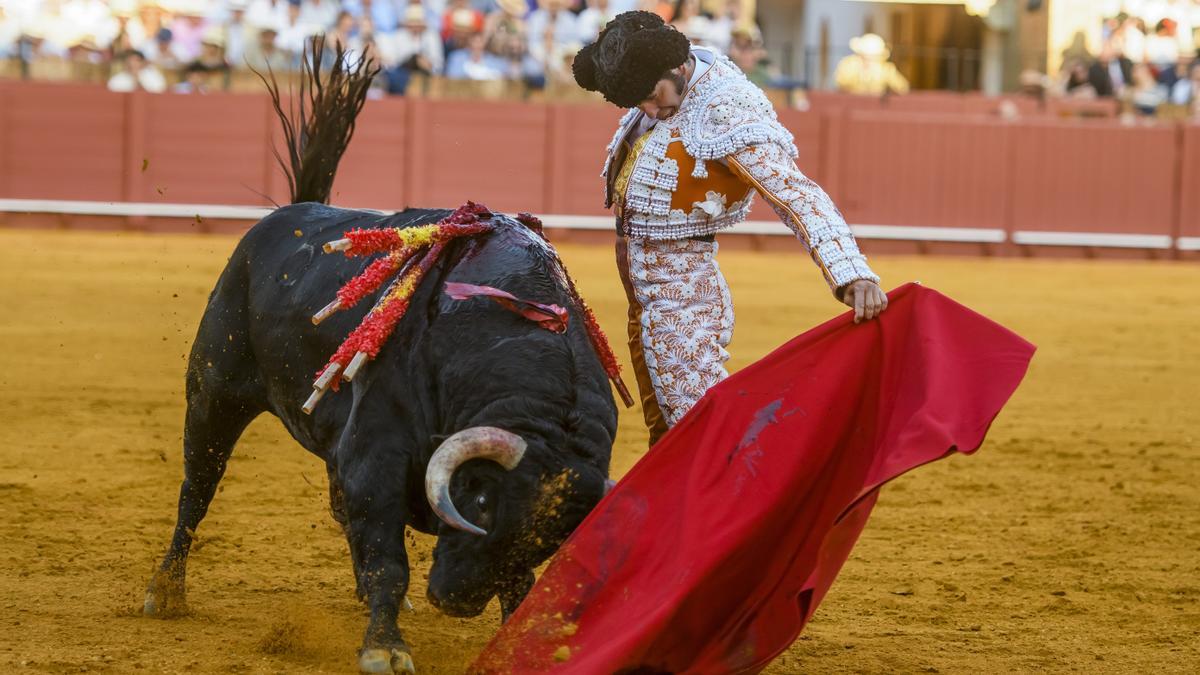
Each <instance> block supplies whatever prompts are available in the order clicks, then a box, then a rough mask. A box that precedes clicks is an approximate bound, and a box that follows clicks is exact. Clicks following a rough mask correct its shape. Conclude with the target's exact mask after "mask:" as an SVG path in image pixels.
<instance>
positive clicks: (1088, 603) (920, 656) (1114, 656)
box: [0, 231, 1200, 674]
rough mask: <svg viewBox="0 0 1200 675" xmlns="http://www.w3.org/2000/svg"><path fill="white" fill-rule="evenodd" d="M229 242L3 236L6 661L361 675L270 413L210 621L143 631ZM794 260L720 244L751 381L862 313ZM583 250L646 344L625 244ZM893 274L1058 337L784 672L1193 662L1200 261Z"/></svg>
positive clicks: (950, 263) (911, 484)
mask: <svg viewBox="0 0 1200 675" xmlns="http://www.w3.org/2000/svg"><path fill="white" fill-rule="evenodd" d="M234 243H235V240H234V239H231V238H222V237H208V238H202V237H183V236H178V237H176V236H158V237H151V236H140V235H115V234H80V233H62V232H19V231H0V291H2V297H3V298H4V316H5V318H4V319H3V320H2V321H0V411H2V412H0V419H2V420H3V424H2V425H0V671H3V672H10V671H12V670H17V669H20V668H21V667H25V668H27V669H28V670H29V671H40V672H60V671H64V672H65V671H71V672H79V671H81V670H88V671H99V672H113V673H116V672H121V673H125V672H138V671H142V672H161V671H167V672H182V671H187V672H202V673H237V672H283V671H287V672H289V673H307V672H311V673H317V672H352V671H353V669H354V665H355V660H354V652H355V649H356V648H357V646H358V643H359V639H360V637H361V633H362V630H363V628H364V627H365V616H364V609H363V608H362V606H361V605H359V604H358V602H357V601H356V600H355V599H354V593H353V592H354V584H353V581H352V578H351V572H350V563H349V559H348V555H347V552H346V545H345V542H344V540H343V539H342V536H341V533H340V531H339V529H338V528H337V526H336V525H335V524H334V522H333V521H332V519H331V518H330V517H329V515H328V513H327V510H326V503H327V502H326V494H325V472H324V470H323V468H322V467H321V465H320V463H319V462H318V461H317V460H316V459H315V458H313V457H311V456H309V455H308V454H307V453H305V452H304V451H303V450H301V449H300V448H299V447H298V446H297V445H296V444H295V443H294V442H292V441H291V440H290V438H288V437H287V435H286V434H285V433H284V432H283V430H282V428H281V427H280V425H279V424H278V423H277V422H276V421H275V420H274V419H273V418H266V417H264V418H261V419H259V420H258V421H257V422H255V423H254V425H252V427H251V428H250V430H249V431H248V433H247V435H246V436H245V437H244V438H243V441H242V443H241V445H240V446H239V448H238V450H237V451H236V452H235V454H234V456H233V459H232V461H231V463H230V467H229V471H228V474H227V475H226V477H225V480H224V482H223V483H222V491H221V493H220V494H219V495H218V496H217V499H216V500H215V502H214V504H213V507H212V509H211V511H210V513H209V516H208V519H207V520H205V522H204V523H203V525H202V526H201V527H200V532H199V536H200V541H199V545H198V546H197V548H196V550H195V552H194V554H193V555H192V558H191V564H190V567H189V578H188V589H189V602H190V607H191V610H192V613H191V614H190V615H189V616H187V617H185V618H182V619H177V620H172V621H159V620H151V619H145V618H142V617H141V616H140V607H141V602H142V594H143V588H144V586H145V583H146V580H147V578H148V577H149V575H150V572H151V569H152V568H153V566H154V565H155V563H156V561H157V560H158V559H159V557H160V556H161V554H162V553H163V551H164V550H165V547H166V544H167V540H168V538H169V536H170V531H171V528H172V525H173V523H174V518H175V514H174V512H175V500H176V495H177V491H178V486H179V479H180V477H181V475H182V473H181V472H182V468H181V452H180V447H181V445H180V438H181V425H182V420H183V394H182V388H183V374H184V364H185V355H186V354H187V352H188V344H189V341H190V339H191V337H192V335H193V334H194V332H195V328H196V324H197V321H198V320H199V317H200V314H201V311H202V309H203V307H204V303H205V300H206V298H207V296H208V293H209V291H210V289H211V288H212V285H213V282H214V281H215V279H216V277H217V274H218V273H219V272H220V269H221V267H222V266H223V264H224V261H225V259H226V256H227V255H228V254H229V252H230V251H231V250H232V248H233V245H234ZM783 248H784V250H782V251H781V252H780V253H777V254H750V253H739V252H732V251H728V252H726V253H723V254H722V255H721V262H722V267H723V268H724V269H725V271H726V273H727V275H728V276H729V279H730V282H731V285H732V286H733V290H734V294H735V299H736V304H737V309H738V317H739V322H738V328H737V333H736V335H735V340H734V345H733V352H734V359H735V360H734V363H733V365H734V366H735V367H737V366H742V365H745V364H746V363H748V362H750V361H752V360H753V359H755V358H757V357H759V356H761V355H763V354H764V353H766V352H767V351H768V350H769V349H771V348H773V347H774V346H776V345H778V344H780V343H782V342H783V341H784V340H785V339H787V338H789V337H791V336H792V335H794V334H796V333H798V332H801V331H802V330H804V329H805V328H808V327H810V326H813V325H815V324H816V323H818V322H819V321H821V320H823V319H825V318H827V317H829V316H831V315H833V314H834V313H836V311H837V310H838V307H837V305H835V304H834V303H833V302H832V301H831V300H830V298H829V297H828V295H827V294H826V292H825V291H824V290H823V287H822V283H821V281H820V277H819V274H818V273H817V271H816V270H815V269H814V268H813V266H812V264H811V263H810V262H808V261H807V260H806V258H805V256H804V255H803V254H802V253H800V252H799V251H797V250H796V249H795V247H793V246H790V245H788V246H785V247H783ZM563 253H564V256H565V258H566V259H567V262H568V264H569V266H570V267H571V269H572V271H573V273H574V274H575V276H576V278H577V279H578V281H579V284H580V286H581V290H582V291H583V293H584V294H585V296H586V297H587V298H588V299H589V300H590V301H591V302H592V304H593V305H594V306H595V307H596V309H597V312H598V314H599V317H600V320H601V322H602V323H603V325H604V326H605V327H606V328H608V330H609V332H610V333H611V334H612V336H613V337H614V342H615V343H617V345H618V346H622V341H621V340H620V335H621V333H622V331H623V328H622V326H623V324H622V319H623V313H624V308H623V306H622V304H623V295H622V292H621V288H620V285H619V283H618V281H617V278H616V274H615V271H614V270H613V264H612V256H611V254H610V251H609V250H607V249H601V248H587V247H565V248H564V251H563ZM875 262H876V267H877V269H878V270H879V271H880V272H881V273H882V274H883V275H884V277H885V279H886V280H887V281H888V282H889V283H890V284H892V285H895V284H898V283H900V282H902V281H905V280H909V279H920V280H922V281H923V282H924V283H926V284H927V285H929V286H931V287H934V288H937V289H939V290H942V291H943V292H946V293H948V294H949V295H951V296H952V297H954V298H956V299H958V300H960V301H962V302H964V303H966V304H968V305H970V306H971V307H973V308H975V309H977V310H979V311H981V312H983V313H985V314H987V315H989V316H991V317H993V318H995V319H997V320H999V321H1001V322H1002V323H1004V324H1006V325H1008V326H1009V327H1011V328H1013V329H1014V330H1016V331H1018V332H1020V333H1021V334H1022V335H1024V336H1025V337H1027V338H1029V339H1030V340H1032V341H1034V342H1036V343H1037V344H1038V345H1039V347H1040V350H1039V352H1038V355H1037V356H1036V357H1035V359H1034V364H1033V368H1032V370H1031V372H1030V375H1029V377H1028V379H1027V380H1026V382H1025V384H1024V385H1023V387H1022V388H1021V389H1020V390H1019V391H1018V393H1017V395H1016V397H1015V399H1014V400H1013V401H1012V403H1011V404H1010V405H1009V407H1008V408H1007V409H1006V410H1005V412H1004V413H1003V414H1002V415H1001V417H1000V419H999V420H998V421H997V423H996V425H995V427H994V429H993V431H992V434H991V437H990V439H989V441H988V443H987V444H986V445H985V446H984V448H983V449H982V450H981V451H980V453H979V454H978V455H977V456H975V457H973V458H961V457H960V458H954V459H952V460H950V461H945V462H940V463H938V464H936V465H934V466H931V467H927V468H924V469H921V470H920V471H918V472H917V473H915V474H913V475H910V476H907V477H905V478H903V479H901V480H899V481H897V482H896V483H895V484H893V485H892V486H890V487H889V488H887V489H885V490H884V493H883V497H882V499H881V501H880V504H879V506H878V507H877V508H876V510H875V515H874V517H873V519H872V522H871V524H870V525H869V526H868V527H867V530H866V532H865V533H864V535H863V538H862V540H861V542H860V543H859V546H858V548H857V549H856V551H855V554H854V556H852V558H851V560H850V561H849V563H847V565H846V568H845V570H844V571H843V573H842V576H841V578H840V579H839V581H838V582H837V584H836V585H835V586H834V587H833V590H832V592H831V593H830V595H829V596H828V597H827V599H826V600H825V602H824V604H823V605H822V607H821V609H820V610H819V611H818V613H817V615H816V617H815V619H814V621H813V622H812V624H811V625H810V627H809V629H808V630H807V631H806V633H805V635H804V636H802V637H801V639H800V640H799V641H798V642H797V643H796V645H795V646H794V647H793V648H792V649H791V650H790V651H789V652H788V653H787V654H785V655H784V656H783V657H781V658H780V659H779V660H778V661H777V662H776V663H775V664H773V665H772V666H771V668H770V669H769V670H768V672H770V673H775V674H782V673H796V672H805V673H841V672H864V671H867V672H885V671H886V672H960V673H972V672H985V671H987V672H1010V671H1018V672H1028V671H1041V670H1052V671H1076V672H1156V673H1184V672H1195V670H1196V668H1197V664H1198V663H1200V544H1198V543H1197V542H1200V447H1198V446H1200V442H1198V441H1200V404H1198V403H1197V400H1198V398H1200V387H1198V386H1197V382H1200V346H1198V345H1200V309H1197V306H1196V300H1195V297H1194V294H1195V291H1196V289H1197V288H1200V268H1198V267H1196V266H1195V265H1177V264H1145V263H1114V262H1090V263H1089V262H1061V261H1059V262H1051V261H1032V260H974V259H972V260H952V259H922V258H881V259H879V260H877V261H875ZM618 351H622V349H619V350H618ZM629 382H630V384H631V385H632V384H633V380H632V378H629ZM640 417H641V416H640V413H638V412H637V411H628V412H624V413H623V414H622V417H621V429H620V436H619V440H618V444H617V447H616V448H615V451H614V462H613V469H614V473H615V474H616V475H620V474H622V473H624V472H625V471H626V470H628V468H629V467H630V466H631V465H632V464H633V463H634V462H636V461H637V459H638V458H639V457H640V456H641V454H642V453H643V451H644V447H645V432H644V431H643V430H642V429H641V428H640V423H639V420H640ZM800 525H802V524H798V526H800ZM415 542H416V543H415V545H414V546H413V550H412V555H411V557H412V560H413V567H414V570H413V580H414V592H413V594H412V601H413V604H414V605H415V611H414V612H412V613H404V614H402V622H403V623H402V626H403V627H404V629H405V634H406V636H407V639H408V640H409V642H410V643H411V645H412V647H413V652H414V657H415V660H416V663H417V667H418V670H419V671H420V672H421V673H430V674H432V673H459V672H462V669H463V667H464V666H465V665H466V664H467V663H468V662H469V661H470V659H471V658H472V656H473V655H474V654H475V653H476V652H477V651H478V650H479V649H480V648H481V647H482V646H483V645H484V644H485V643H486V641H487V639H488V637H489V636H490V634H491V633H492V632H493V631H494V630H495V627H496V625H497V622H498V617H499V608H498V606H497V605H496V603H493V605H492V606H491V607H489V609H488V611H487V612H486V613H485V614H484V616H482V617H479V618H477V619H471V620H461V619H452V618H448V617H444V616H441V615H439V614H437V613H436V612H434V611H433V610H432V609H431V608H430V606H429V605H428V603H427V602H426V601H425V599H424V586H425V579H426V577H427V573H428V566H429V551H430V544H431V540H430V539H429V538H428V537H424V536H422V535H416V536H415Z"/></svg>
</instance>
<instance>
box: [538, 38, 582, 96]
mask: <svg viewBox="0 0 1200 675" xmlns="http://www.w3.org/2000/svg"><path fill="white" fill-rule="evenodd" d="M580 49H583V45H582V44H580V43H578V42H573V43H569V44H565V45H557V46H555V48H554V56H553V58H552V59H550V60H549V61H548V62H547V65H546V88H547V89H550V90H553V91H571V90H576V91H577V90H578V89H579V85H578V84H577V83H576V82H575V75H574V73H573V72H572V70H571V64H573V63H574V62H575V56H576V55H578V54H579V50H580Z"/></svg>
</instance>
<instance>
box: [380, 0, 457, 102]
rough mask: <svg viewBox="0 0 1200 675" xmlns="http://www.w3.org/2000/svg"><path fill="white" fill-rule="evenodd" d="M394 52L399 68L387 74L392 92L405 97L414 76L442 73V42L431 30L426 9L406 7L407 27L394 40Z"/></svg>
mask: <svg viewBox="0 0 1200 675" xmlns="http://www.w3.org/2000/svg"><path fill="white" fill-rule="evenodd" d="M391 52H392V58H393V60H394V62H395V65H393V66H392V67H390V68H388V70H387V72H386V73H385V76H386V77H387V82H388V93H391V94H401V95H402V94H404V93H405V92H406V91H407V90H408V83H409V81H410V80H411V79H412V76H413V75H425V76H430V75H436V74H438V73H440V72H442V66H443V61H444V56H443V54H442V41H441V40H439V39H438V36H437V33H436V32H434V31H433V30H432V29H430V27H429V22H428V18H427V17H426V15H425V8H424V7H422V6H421V5H419V4H417V5H409V6H408V7H405V8H404V27H403V29H402V30H399V31H396V35H395V36H394V37H392V39H391Z"/></svg>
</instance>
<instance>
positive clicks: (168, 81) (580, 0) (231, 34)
mask: <svg viewBox="0 0 1200 675" xmlns="http://www.w3.org/2000/svg"><path fill="white" fill-rule="evenodd" d="M631 9H647V10H649V11H653V12H656V13H658V14H659V15H661V16H663V18H664V19H665V20H667V21H668V22H671V23H672V24H673V25H675V26H676V27H677V28H679V29H680V30H681V31H683V32H684V33H685V34H687V35H688V37H689V38H690V39H691V40H692V41H693V42H694V43H696V44H702V45H707V46H711V47H714V48H716V49H718V50H720V51H722V52H725V53H728V54H729V55H730V57H731V58H733V59H734V60H735V61H737V62H738V64H739V65H740V66H741V67H742V68H743V69H744V70H745V71H746V72H747V73H749V74H750V75H751V77H752V78H753V79H755V81H756V82H759V83H760V84H762V85H764V86H766V85H768V84H770V83H771V82H772V81H774V80H776V79H778V78H777V75H776V74H775V73H774V72H773V71H772V70H771V68H770V67H769V64H768V63H767V60H766V51H765V50H764V49H763V44H762V35H761V33H760V32H759V30H758V28H757V27H756V26H755V25H754V24H753V17H745V16H742V8H741V1H740V0H670V1H667V0H340V1H339V0H214V1H205V0H161V1H154V0H150V1H145V0H0V59H8V60H9V61H10V62H16V63H19V64H20V65H21V67H22V68H25V69H29V68H38V67H41V68H43V69H45V68H51V67H54V66H88V67H93V68H94V69H102V70H103V71H104V73H105V78H106V79H107V82H108V86H109V88H111V89H114V90H117V91H131V90H135V89H143V90H147V91H152V92H161V91H165V90H168V89H170V90H174V91H180V92H203V91H206V90H209V89H225V88H228V85H229V78H230V73H231V72H235V71H239V70H243V69H248V68H252V69H255V70H259V71H265V70H267V69H268V68H269V69H271V70H273V71H275V72H277V73H278V72H287V71H294V70H296V69H298V68H299V67H300V64H301V59H302V55H303V53H304V49H305V46H306V45H307V44H308V43H309V41H310V40H311V39H312V38H313V37H314V36H316V35H322V34H323V35H325V36H326V39H327V40H329V41H332V42H333V43H335V44H339V45H342V46H344V47H345V48H346V49H347V50H348V51H349V53H350V54H351V58H352V59H355V60H357V59H370V60H372V61H373V62H375V63H376V64H377V65H378V66H379V67H380V68H381V70H382V72H381V75H380V77H378V78H377V79H376V84H375V89H376V90H377V93H379V94H383V93H388V94H404V93H405V91H406V90H407V88H408V87H409V86H410V83H411V82H412V81H413V79H414V76H426V77H441V78H446V79H450V80H473V81H509V82H520V83H522V84H523V85H525V86H527V87H531V88H535V89H540V88H544V87H547V86H553V85H556V84H557V85H560V86H563V85H567V84H569V83H571V81H572V77H571V62H572V60H573V58H574V56H575V54H576V53H577V52H578V51H579V49H581V48H582V47H583V46H584V45H586V44H588V43H590V42H592V41H594V40H595V39H596V36H597V34H598V33H599V31H600V29H601V28H603V27H604V25H605V24H606V23H607V22H608V21H609V20H610V19H611V18H612V17H613V16H615V15H616V14H618V13H620V12H624V11H627V10H631Z"/></svg>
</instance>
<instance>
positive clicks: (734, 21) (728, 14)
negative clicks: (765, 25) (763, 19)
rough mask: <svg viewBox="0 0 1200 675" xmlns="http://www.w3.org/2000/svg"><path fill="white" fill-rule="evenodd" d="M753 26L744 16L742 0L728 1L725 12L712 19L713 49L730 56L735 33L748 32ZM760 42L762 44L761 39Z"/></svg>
mask: <svg viewBox="0 0 1200 675" xmlns="http://www.w3.org/2000/svg"><path fill="white" fill-rule="evenodd" d="M753 25H754V24H753V23H752V22H750V21H746V20H745V17H744V16H742V0H726V2H725V8H724V11H723V12H722V13H721V14H720V15H718V16H714V17H713V19H712V40H713V47H715V48H716V49H719V50H720V51H721V52H722V53H724V54H728V53H729V50H730V49H731V48H732V47H733V31H735V30H738V29H741V30H747V29H748V28H749V27H751V26H753ZM755 28H757V27H755ZM760 36H761V32H760ZM759 41H760V42H761V37H760V40H759Z"/></svg>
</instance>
